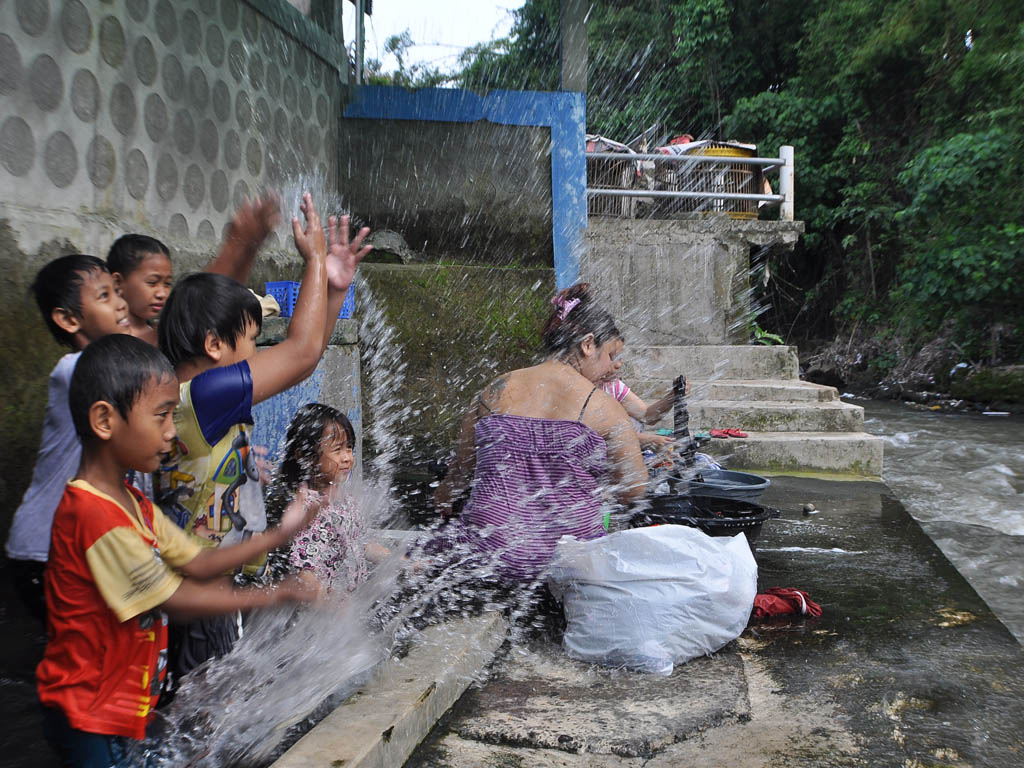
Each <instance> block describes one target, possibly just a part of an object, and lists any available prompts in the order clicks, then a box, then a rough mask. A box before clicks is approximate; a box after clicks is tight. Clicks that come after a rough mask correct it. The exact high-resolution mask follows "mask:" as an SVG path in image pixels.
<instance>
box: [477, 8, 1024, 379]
mask: <svg viewBox="0 0 1024 768" xmlns="http://www.w3.org/2000/svg"><path fill="white" fill-rule="evenodd" d="M558 6H559V3H558V0H527V2H526V4H525V5H524V6H523V7H522V8H521V9H520V10H518V11H517V12H516V17H517V21H516V24H515V26H514V29H513V31H512V34H511V35H510V37H509V38H508V39H504V40H499V41H495V42H492V43H489V44H486V45H482V46H478V47H476V48H474V49H472V50H470V51H468V52H467V53H466V55H465V58H464V61H463V64H464V68H463V70H462V72H461V74H460V75H459V77H458V84H459V85H461V86H463V87H467V88H473V89H477V90H481V91H484V90H489V89H493V88H527V89H540V90H550V89H554V88H556V87H557V84H558ZM588 34H589V41H590V54H589V89H588V94H587V109H588V130H590V131H593V132H597V133H602V134H604V135H607V136H609V137H612V138H615V139H618V140H622V141H625V140H629V139H632V138H633V137H635V136H637V135H639V134H640V133H641V132H642V131H644V130H645V129H647V128H649V127H651V126H652V125H655V124H659V125H660V126H661V127H662V130H663V131H664V132H665V133H667V134H669V135H672V134H676V133H684V132H686V133H690V134H692V135H694V136H698V137H710V138H723V139H724V138H735V139H739V140H745V141H754V142H756V143H758V144H759V146H760V147H761V148H762V154H774V153H775V152H777V151H778V147H779V146H780V145H782V144H791V145H793V146H794V147H795V150H796V162H797V190H796V191H797V215H798V217H799V218H801V219H803V220H804V221H806V223H807V235H806V237H805V238H804V240H803V241H802V243H801V244H800V246H798V248H797V249H796V250H795V251H794V252H792V253H789V254H773V255H771V256H770V258H771V260H772V263H771V264H770V274H771V276H772V279H771V280H769V281H768V282H767V284H766V285H764V286H763V287H762V288H761V290H762V291H763V293H764V295H763V296H762V297H761V300H762V301H763V302H764V303H765V304H766V305H768V306H769V307H770V310H769V312H768V313H767V314H766V315H765V316H763V317H761V318H760V319H761V322H763V323H764V324H765V325H766V326H767V327H769V328H772V329H774V330H778V331H783V330H786V329H790V330H789V332H788V333H786V334H785V335H786V336H787V340H789V341H790V342H792V341H802V340H808V339H815V338H817V339H823V338H833V337H835V336H837V335H843V336H844V337H853V336H854V335H855V334H857V333H858V332H859V334H860V337H859V338H867V339H872V338H873V339H879V338H881V339H882V340H883V342H884V343H883V344H882V346H883V347H885V348H886V349H887V350H889V354H891V355H892V356H893V358H894V359H893V360H891V361H890V360H879V361H877V363H875V366H874V367H875V368H876V369H877V370H879V371H883V370H887V369H890V368H892V367H893V365H895V362H896V360H895V358H898V357H903V356H905V355H906V354H908V353H909V352H910V351H912V350H914V349H916V348H919V347H920V346H921V345H923V344H924V343H925V342H927V341H929V340H931V339H935V338H939V337H941V338H943V339H944V340H946V341H947V342H948V344H949V345H950V346H951V347H953V348H955V349H956V350H957V353H958V354H959V355H961V356H962V357H961V359H964V358H966V359H971V360H975V361H978V360H984V361H986V362H988V363H990V364H998V363H1006V362H1018V361H1020V360H1022V359H1024V300H1022V297H1024V291H1022V290H1021V289H1020V287H1019V280H1020V277H1019V276H1020V275H1021V274H1022V272H1024V214H1022V211H1024V5H1022V4H1021V3H1019V2H1016V0H991V1H986V2H982V1H981V0H963V1H962V2H949V1H947V0H821V2H817V3H794V2H783V0H759V1H758V2H754V0H682V1H677V2H670V1H669V0H637V2H631V3H625V2H619V1H617V0H595V2H594V3H593V6H592V8H591V10H590V14H589V16H588ZM993 339H996V340H997V342H996V343H993Z"/></svg>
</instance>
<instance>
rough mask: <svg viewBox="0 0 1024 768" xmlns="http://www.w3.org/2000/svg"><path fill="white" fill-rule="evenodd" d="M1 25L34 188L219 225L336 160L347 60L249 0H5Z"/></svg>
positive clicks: (25, 198)
mask: <svg viewBox="0 0 1024 768" xmlns="http://www.w3.org/2000/svg"><path fill="white" fill-rule="evenodd" d="M0 30H2V32H0V116H2V117H0V179H2V178H3V177H4V176H6V177H8V178H13V179H18V180H19V183H18V184H17V185H16V186H13V187H11V186H10V185H8V188H10V189H16V190H17V194H18V196H19V202H21V203H23V204H26V205H37V206H39V207H41V208H49V207H54V206H56V207H60V208H67V209H73V210H74V209H85V210H88V209H91V208H95V207H102V208H104V209H106V210H109V209H110V208H111V207H113V209H114V210H115V211H119V212H120V213H121V214H123V215H125V216H128V217H130V218H135V217H136V216H138V215H140V214H143V215H144V217H145V220H146V221H147V223H148V225H149V226H152V225H153V224H155V225H156V227H157V228H159V229H162V230H165V231H166V232H168V233H170V234H171V235H172V236H173V237H196V238H199V239H201V240H210V241H212V240H215V239H216V238H217V236H218V234H219V233H220V232H222V231H223V229H224V225H225V224H226V222H227V221H228V220H229V218H230V215H231V212H232V210H233V209H234V208H235V207H236V206H237V205H239V204H240V203H241V201H242V200H243V199H244V198H246V197H248V196H250V195H253V194H257V193H259V192H260V191H261V190H263V189H264V188H265V187H267V186H270V185H279V184H281V183H282V182H283V181H286V180H287V179H288V178H289V177H293V176H296V175H299V174H312V173H326V172H327V170H328V169H329V168H333V167H334V164H335V159H334V158H333V157H329V156H327V155H326V154H325V153H326V152H328V151H329V150H330V149H331V148H332V147H334V146H335V142H334V136H335V133H336V131H335V127H334V126H333V125H332V124H331V120H332V119H333V117H332V116H333V110H332V108H331V104H332V103H334V102H335V100H336V99H337V93H336V85H335V84H336V82H337V80H336V77H335V75H334V71H333V70H332V69H331V68H329V67H327V66H326V65H325V64H324V62H323V61H321V60H320V59H319V58H318V57H317V56H315V55H313V54H311V53H310V52H309V51H307V50H306V49H304V48H302V47H301V46H300V45H299V44H298V43H297V42H296V41H295V39H293V38H292V37H291V36H290V35H289V34H287V33H285V32H283V31H282V30H281V29H279V28H278V27H277V26H276V25H274V24H273V23H272V22H270V21H268V20H267V19H265V18H264V17H262V16H261V15H260V14H259V13H257V12H256V11H255V10H253V8H252V7H251V6H249V5H247V4H246V3H244V2H239V0H7V1H6V2H4V1H3V0H0ZM328 186H330V185H328ZM155 234H157V235H159V234H160V233H159V232H156V233H155Z"/></svg>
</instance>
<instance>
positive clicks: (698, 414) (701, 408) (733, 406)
mask: <svg viewBox="0 0 1024 768" xmlns="http://www.w3.org/2000/svg"><path fill="white" fill-rule="evenodd" d="M690 426H691V428H697V429H731V428H734V427H738V428H739V429H744V430H753V431H755V432H862V431H864V409H863V408H862V407H860V406H859V405H851V404H849V403H844V402H841V401H836V402H831V403H820V402H819V403H815V402H803V403H800V402H796V403H794V402H772V401H760V402H758V401H753V402H746V401H741V400H700V401H691V402H690Z"/></svg>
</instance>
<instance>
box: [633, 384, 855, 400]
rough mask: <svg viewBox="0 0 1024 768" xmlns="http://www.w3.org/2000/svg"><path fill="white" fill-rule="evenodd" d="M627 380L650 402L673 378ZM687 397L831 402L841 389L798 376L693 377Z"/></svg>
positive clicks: (634, 389) (659, 394)
mask: <svg viewBox="0 0 1024 768" xmlns="http://www.w3.org/2000/svg"><path fill="white" fill-rule="evenodd" d="M627 383H628V384H629V386H630V388H631V389H632V390H633V391H634V392H636V393H637V395H639V396H640V397H641V398H643V399H644V400H646V401H647V402H648V403H650V402H652V401H653V400H657V399H658V398H659V397H661V396H662V395H664V394H667V393H669V392H671V391H672V380H671V379H636V380H634V381H627ZM688 399H689V400H744V401H758V402H761V401H776V402H812V403H831V402H835V401H838V400H839V392H838V391H837V390H836V388H835V387H826V386H822V385H821V384H812V383H810V382H809V381H800V380H799V379H790V380H783V379H748V380H743V379H718V380H716V381H698V380H694V379H691V380H690V395H689V397H688Z"/></svg>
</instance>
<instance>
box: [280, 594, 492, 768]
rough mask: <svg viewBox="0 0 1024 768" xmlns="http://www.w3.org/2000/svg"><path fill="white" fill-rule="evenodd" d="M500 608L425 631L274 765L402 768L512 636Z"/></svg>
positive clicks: (313, 767) (319, 767)
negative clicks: (403, 652)
mask: <svg viewBox="0 0 1024 768" xmlns="http://www.w3.org/2000/svg"><path fill="white" fill-rule="evenodd" d="M507 632H508V625H507V623H506V622H505V619H504V618H502V616H501V614H500V613H485V614H483V615H481V616H474V617H472V618H464V619H455V620H453V621H449V622H447V623H445V624H439V625H435V626H433V627H430V628H428V629H426V630H424V631H423V633H422V634H421V635H420V636H419V638H418V639H417V642H416V644H415V646H414V647H413V648H412V650H410V652H409V654H408V655H407V656H405V657H404V658H402V659H396V660H392V661H389V662H386V663H384V664H382V665H381V667H380V669H378V671H377V673H376V674H375V675H374V677H373V679H372V680H371V681H370V682H369V683H368V684H367V685H366V686H365V687H364V688H363V689H361V690H360V691H358V692H356V693H355V694H354V695H353V696H352V698H350V699H349V700H348V701H345V702H344V703H342V704H341V706H339V707H338V708H337V709H336V710H334V711H333V712H332V713H331V714H329V715H328V716H327V717H325V718H324V719H323V720H322V721H320V723H318V724H317V725H316V727H314V728H313V730H311V731H310V732H309V733H307V734H306V735H305V736H303V737H302V738H301V739H299V740H298V741H297V742H296V743H295V744H294V745H293V746H292V747H291V749H289V750H288V751H287V752H285V753H284V755H282V756H281V757H280V758H279V759H278V760H277V761H276V762H275V763H273V766H272V768H333V767H335V766H344V767H345V768H397V767H398V766H401V765H404V764H405V761H406V760H407V759H408V757H409V755H410V754H412V751H413V750H414V749H415V748H416V745H417V744H419V743H420V742H421V741H422V740H423V738H424V737H425V736H426V735H427V734H428V733H430V730H431V729H432V728H433V727H434V724H435V723H437V721H438V719H439V718H440V717H441V716H442V715H443V714H444V713H445V712H447V711H448V709H449V708H450V707H451V706H452V704H454V703H455V702H456V701H457V700H458V698H459V697H460V696H461V695H462V693H463V692H464V691H465V690H466V688H468V687H469V685H470V684H471V683H472V682H473V681H474V680H476V679H478V678H479V677H480V676H481V671H482V670H483V668H484V667H485V666H486V665H487V664H489V663H490V661H491V659H492V657H493V656H494V653H495V651H497V650H498V648H499V647H500V646H501V644H502V643H503V642H504V641H505V637H506V635H507Z"/></svg>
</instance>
